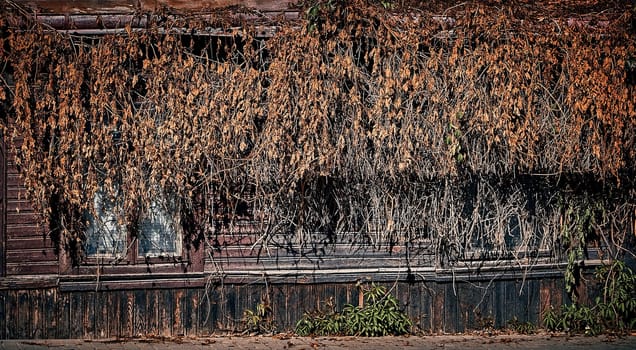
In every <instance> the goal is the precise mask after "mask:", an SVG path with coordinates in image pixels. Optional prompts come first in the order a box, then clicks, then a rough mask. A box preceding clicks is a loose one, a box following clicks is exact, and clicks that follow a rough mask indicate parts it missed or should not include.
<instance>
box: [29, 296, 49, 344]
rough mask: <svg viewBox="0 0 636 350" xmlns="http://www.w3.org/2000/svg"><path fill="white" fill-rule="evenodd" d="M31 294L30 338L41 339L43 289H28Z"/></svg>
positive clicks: (42, 336) (42, 333) (42, 334)
mask: <svg viewBox="0 0 636 350" xmlns="http://www.w3.org/2000/svg"><path fill="white" fill-rule="evenodd" d="M29 294H30V295H31V301H30V303H31V307H32V312H31V318H32V319H31V337H30V338H31V339H42V338H44V337H45V335H44V318H45V316H44V305H43V295H44V290H39V289H35V290H31V291H29Z"/></svg>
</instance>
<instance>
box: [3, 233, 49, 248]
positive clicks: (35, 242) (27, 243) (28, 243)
mask: <svg viewBox="0 0 636 350" xmlns="http://www.w3.org/2000/svg"><path fill="white" fill-rule="evenodd" d="M6 247H7V251H11V250H22V249H34V248H50V249H54V248H55V245H54V244H53V241H51V240H50V239H49V238H46V237H41V236H40V237H25V238H14V239H10V240H7V243H6Z"/></svg>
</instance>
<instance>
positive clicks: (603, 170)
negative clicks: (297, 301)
mask: <svg viewBox="0 0 636 350" xmlns="http://www.w3.org/2000/svg"><path fill="white" fill-rule="evenodd" d="M389 5H390V6H389ZM597 5H598V6H602V4H601V3H600V2H599V3H598V4H597ZM308 6H309V7H307V9H306V10H305V11H302V12H301V13H302V14H304V17H302V16H301V19H299V20H298V22H280V23H276V25H277V28H278V31H277V33H276V34H275V36H274V37H273V38H271V39H268V40H263V39H261V38H257V37H256V36H255V33H254V29H253V28H250V26H249V25H247V26H245V27H244V28H243V29H242V30H241V32H240V33H239V32H232V33H230V34H228V35H227V36H218V37H213V38H208V37H205V36H197V35H191V33H194V29H196V28H208V27H210V26H216V27H219V26H223V25H224V24H223V18H222V17H210V18H208V20H202V19H200V18H199V19H192V18H188V17H183V18H177V19H176V20H175V19H173V18H171V17H170V18H169V17H165V18H164V17H161V14H159V16H158V17H157V18H159V19H160V20H158V21H156V22H151V23H150V24H149V26H148V28H146V29H144V30H131V29H130V28H128V30H127V31H126V32H125V33H121V34H105V35H100V36H77V35H72V34H62V33H58V32H54V31H50V30H48V29H47V28H45V27H42V26H40V25H37V24H33V25H31V26H28V27H24V26H14V25H11V23H15V21H13V20H14V19H15V17H16V16H18V17H19V16H22V14H20V13H17V12H12V11H6V12H3V13H4V14H3V15H2V17H1V18H0V27H1V28H2V35H1V38H2V39H1V40H2V48H3V49H2V56H0V58H1V60H2V63H3V66H4V71H3V75H2V76H3V80H4V84H3V87H2V89H1V90H0V98H1V99H2V100H3V101H5V102H6V104H7V106H9V107H10V109H11V112H10V113H8V114H7V115H8V116H7V117H6V119H5V120H3V123H4V127H6V130H7V135H10V139H11V142H12V145H13V149H14V152H15V153H16V155H17V158H16V159H17V160H16V161H17V165H18V167H19V169H20V171H21V174H22V177H23V180H24V182H25V184H26V187H27V189H28V195H29V197H30V198H31V199H32V201H33V203H34V205H35V206H36V208H37V209H38V210H39V211H41V212H42V213H43V214H44V215H43V218H44V220H45V221H46V225H47V227H49V228H50V229H51V233H52V237H53V238H54V239H56V240H57V241H58V242H60V243H61V244H62V245H63V246H65V247H71V248H72V247H75V248H78V247H81V244H82V242H83V241H84V240H85V237H84V232H85V226H86V220H85V216H86V213H87V212H88V213H90V212H94V211H95V208H94V200H93V198H95V195H96V193H97V192H100V191H101V192H103V193H105V194H106V195H107V196H108V198H110V199H111V200H112V201H113V202H114V203H116V205H117V206H118V207H121V208H122V212H124V213H126V218H125V224H127V225H132V223H134V222H135V221H136V220H137V218H138V217H139V216H140V215H142V214H143V212H144V211H147V210H149V205H150V204H149V203H152V198H154V197H156V196H168V197H170V198H174V199H175V200H176V201H178V202H179V203H180V208H181V211H182V215H184V216H187V217H189V218H190V219H191V220H189V221H188V222H189V223H190V224H191V226H192V227H189V228H188V230H189V232H190V233H191V234H193V235H194V234H196V235H199V234H205V235H212V234H213V232H218V228H219V226H220V225H226V226H227V227H231V226H232V223H233V222H234V220H237V218H239V216H240V215H239V214H241V213H239V212H242V211H245V210H244V209H245V208H249V217H250V218H251V220H252V224H253V225H254V227H256V228H258V232H259V234H260V235H262V237H263V238H264V239H262V240H260V242H262V244H268V239H267V238H268V237H272V236H273V235H277V234H283V235H284V236H285V237H287V238H288V239H289V240H293V241H296V242H305V243H306V242H309V243H311V242H312V238H311V237H312V236H311V235H312V234H315V233H316V232H320V233H323V234H325V235H327V236H329V237H331V238H330V239H331V241H333V240H337V237H338V236H339V235H342V234H345V233H347V234H349V233H354V234H355V235H356V237H357V238H356V239H359V240H360V241H362V242H367V243H369V244H376V243H378V242H391V244H410V245H411V246H416V247H417V246H421V247H422V249H432V250H434V251H435V252H436V253H438V254H436V261H435V262H434V263H435V264H437V265H444V264H447V263H453V262H456V261H458V260H461V259H466V258H475V257H481V258H489V259H490V258H492V259H498V258H515V259H526V261H528V259H532V258H533V257H535V256H538V255H539V252H540V251H549V252H550V254H552V256H555V257H557V258H560V254H561V253H562V252H564V250H565V251H568V252H574V253H569V254H571V255H572V260H573V262H572V264H574V260H578V259H581V258H582V255H581V254H579V252H581V249H583V246H584V244H587V243H588V241H587V240H582V238H581V235H582V233H581V232H583V231H581V230H580V229H579V226H580V225H588V226H590V227H591V229H593V230H594V232H595V236H594V237H595V241H598V242H601V243H599V245H600V246H606V247H607V246H616V245H619V246H620V245H621V244H622V242H623V241H624V239H625V237H626V236H629V235H633V234H634V230H635V227H634V226H636V219H635V216H636V212H635V208H636V203H635V202H634V198H636V192H635V187H634V178H635V176H634V170H635V168H634V164H636V145H635V140H636V117H635V115H636V111H635V105H636V96H635V92H636V84H635V83H634V81H635V75H636V71H635V69H634V67H635V66H636V65H635V64H634V62H635V57H636V45H635V41H634V36H633V28H632V27H631V23H632V22H633V16H634V13H633V11H631V10H630V9H629V8H628V7H627V6H625V7H618V8H611V9H610V10H608V11H601V12H602V13H603V16H605V17H604V18H602V21H585V16H578V17H576V18H578V19H577V21H578V22H576V21H575V22H572V17H568V16H569V15H567V14H565V15H564V14H563V11H561V12H559V11H557V10H554V9H553V8H547V7H545V8H544V7H542V6H548V5H545V4H541V3H537V4H535V5H532V6H531V5H528V6H526V7H515V6H513V5H500V6H489V5H482V6H478V5H476V4H466V3H462V4H458V5H457V6H452V7H450V8H447V9H445V10H443V11H442V12H439V11H438V10H439V7H435V6H432V7H431V8H429V9H418V8H416V7H408V6H405V5H400V4H399V2H371V3H366V2H364V1H346V2H345V1H329V2H328V3H325V4H322V5H321V4H316V3H313V4H309V5H308ZM541 9H544V10H546V11H547V12H545V13H547V14H548V17H537V16H531V14H533V13H534V12H533V11H538V10H541ZM599 16H600V15H599ZM581 18H582V19H581ZM299 22H300V23H299ZM21 23H31V22H28V21H22V22H21ZM299 24H300V25H299ZM183 28H186V29H190V30H189V31H188V30H183ZM9 76H10V77H11V78H10V79H8V77H9ZM9 80H10V81H9ZM592 185H593V186H592ZM577 191H578V192H577ZM581 191H583V192H590V193H592V195H591V197H589V198H592V199H593V201H596V202H586V205H587V207H585V208H583V207H572V206H571V205H570V203H574V202H564V201H563V200H561V199H559V198H566V197H567V198H569V197H572V196H573V195H572V193H579V192H581ZM576 195H577V196H578V195H579V194H576ZM599 195H601V196H599ZM582 196H584V195H582ZM600 197H602V198H604V199H603V201H598V200H597V199H594V198H600ZM577 198H578V197H577ZM586 198H587V197H586ZM219 201H220V202H222V203H221V204H219ZM577 205H578V204H577ZM588 207H589V208H591V209H589V210H593V211H594V213H599V212H602V215H601V216H596V214H594V215H595V216H589V215H588V212H587V211H586V210H588V209H586V208H588ZM221 209H222V210H221ZM581 215H584V216H585V215H588V216H585V218H587V219H583V218H582V217H581ZM590 215H592V214H590ZM591 218H594V220H591ZM586 230H587V228H586ZM131 232H134V230H131ZM309 243H307V244H309ZM609 243H611V244H609ZM76 250H77V252H78V254H79V255H81V249H80V248H78V249H76ZM615 252H616V253H617V252H618V251H615Z"/></svg>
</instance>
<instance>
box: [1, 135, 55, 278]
mask: <svg viewBox="0 0 636 350" xmlns="http://www.w3.org/2000/svg"><path fill="white" fill-rule="evenodd" d="M16 142H17V143H18V146H19V142H20V140H16ZM6 149H7V151H8V153H7V157H6V159H3V163H4V164H3V167H5V168H6V207H5V208H4V209H5V210H4V216H5V225H4V226H3V230H4V234H5V238H6V241H5V245H6V247H5V248H6V260H5V263H6V265H5V268H6V274H7V276H11V275H41V274H55V273H57V272H58V256H57V255H56V253H55V248H54V246H53V242H52V241H51V240H50V239H49V237H47V231H46V230H45V229H44V228H43V227H41V226H40V225H39V223H40V218H39V217H38V214H37V213H36V212H35V211H34V210H33V207H32V205H31V203H30V202H29V201H28V200H27V199H26V193H25V188H24V186H23V184H22V182H21V181H20V175H19V174H18V169H17V167H16V163H15V155H14V154H13V153H11V151H10V150H11V147H6Z"/></svg>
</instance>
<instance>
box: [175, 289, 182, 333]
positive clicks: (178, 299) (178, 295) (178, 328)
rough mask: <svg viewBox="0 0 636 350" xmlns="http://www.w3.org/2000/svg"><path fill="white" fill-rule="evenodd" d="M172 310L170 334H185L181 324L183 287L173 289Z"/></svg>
mask: <svg viewBox="0 0 636 350" xmlns="http://www.w3.org/2000/svg"><path fill="white" fill-rule="evenodd" d="M173 295H174V309H173V310H174V311H173V315H174V316H173V317H174V321H173V322H172V327H173V328H172V334H173V335H175V336H183V335H185V330H184V326H183V316H184V301H185V300H184V295H185V293H184V291H183V289H175V290H174V293H173Z"/></svg>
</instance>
